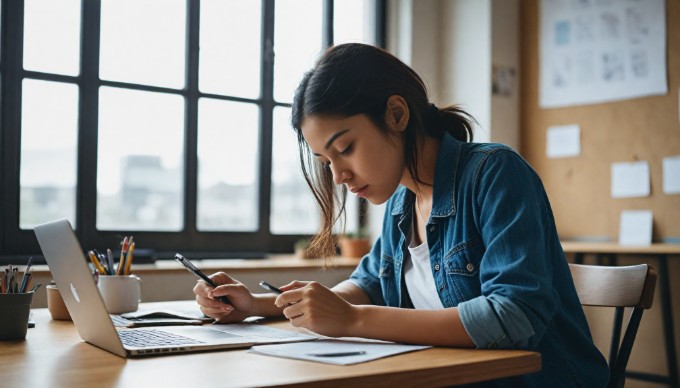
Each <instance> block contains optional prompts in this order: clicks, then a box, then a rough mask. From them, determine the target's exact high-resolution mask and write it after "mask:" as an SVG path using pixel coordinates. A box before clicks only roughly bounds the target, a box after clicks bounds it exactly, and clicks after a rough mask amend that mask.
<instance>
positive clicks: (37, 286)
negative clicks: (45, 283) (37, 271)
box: [29, 283, 42, 292]
mask: <svg viewBox="0 0 680 388" xmlns="http://www.w3.org/2000/svg"><path fill="white" fill-rule="evenodd" d="M40 286H42V284H41V283H38V284H36V285H35V286H33V288H31V291H29V292H36V291H38V288H40Z"/></svg>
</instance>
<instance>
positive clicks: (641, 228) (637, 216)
mask: <svg viewBox="0 0 680 388" xmlns="http://www.w3.org/2000/svg"><path fill="white" fill-rule="evenodd" d="M651 243H652V211H651V210H624V211H622V212H621V220H620V225H619V244H621V245H650V244H651Z"/></svg>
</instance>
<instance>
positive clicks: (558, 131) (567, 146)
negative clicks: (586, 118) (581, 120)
mask: <svg viewBox="0 0 680 388" xmlns="http://www.w3.org/2000/svg"><path fill="white" fill-rule="evenodd" d="M546 154H547V155H548V157H549V158H551V159H552V158H566V157H570V156H578V155H580V154H581V127H580V126H578V125H576V124H573V125H560V126H554V127H550V128H548V136H547V145H546Z"/></svg>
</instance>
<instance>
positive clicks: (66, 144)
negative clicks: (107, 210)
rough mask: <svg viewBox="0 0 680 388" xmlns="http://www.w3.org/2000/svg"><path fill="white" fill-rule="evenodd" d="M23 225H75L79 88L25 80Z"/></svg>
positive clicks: (23, 96) (22, 113)
mask: <svg viewBox="0 0 680 388" xmlns="http://www.w3.org/2000/svg"><path fill="white" fill-rule="evenodd" d="M21 106H22V108H21V171H20V174H19V175H20V178H19V179H20V187H21V192H20V200H19V202H20V211H19V225H20V227H21V228H22V229H31V228H33V226H35V225H37V224H41V223H44V222H47V221H52V220H55V219H58V218H64V217H66V218H68V219H69V221H71V224H72V225H74V226H75V221H76V217H75V215H76V210H75V205H76V171H77V154H78V152H77V149H76V148H77V144H78V88H77V87H76V85H72V84H64V83H59V82H48V81H38V80H31V79H26V80H24V82H23V95H22V104H21Z"/></svg>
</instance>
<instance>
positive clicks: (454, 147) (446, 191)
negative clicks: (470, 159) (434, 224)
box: [392, 133, 462, 217]
mask: <svg viewBox="0 0 680 388" xmlns="http://www.w3.org/2000/svg"><path fill="white" fill-rule="evenodd" d="M461 146H462V142H460V141H458V140H456V139H455V138H453V136H451V135H449V134H448V133H445V134H444V136H442V141H441V145H440V147H439V153H438V155H437V163H436V167H435V179H434V190H433V195H432V213H431V217H451V216H453V215H454V214H455V213H456V201H455V196H456V172H457V170H458V162H459V160H460V154H461ZM451 164H453V166H454V167H453V168H450V166H451ZM440 176H444V177H443V178H442V179H440ZM414 200H415V194H414V193H413V192H412V191H411V190H408V189H406V188H405V187H404V188H403V189H402V190H400V191H399V192H398V193H396V194H395V197H394V207H393V208H392V215H393V216H398V215H404V214H410V213H411V210H412V209H413V201H414Z"/></svg>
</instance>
